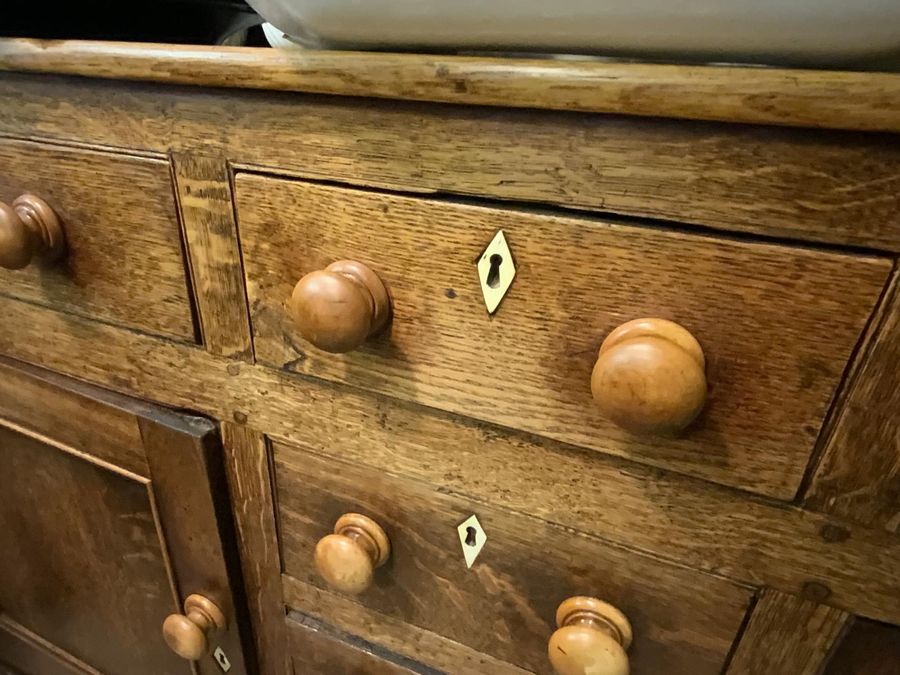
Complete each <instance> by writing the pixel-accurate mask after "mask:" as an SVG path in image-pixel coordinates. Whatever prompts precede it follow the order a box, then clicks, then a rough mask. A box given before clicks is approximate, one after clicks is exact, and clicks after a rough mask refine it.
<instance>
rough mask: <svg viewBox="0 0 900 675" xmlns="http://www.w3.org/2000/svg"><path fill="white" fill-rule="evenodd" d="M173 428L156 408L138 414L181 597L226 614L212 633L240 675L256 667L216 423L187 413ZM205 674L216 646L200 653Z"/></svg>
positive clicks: (211, 669) (210, 671)
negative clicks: (197, 599)
mask: <svg viewBox="0 0 900 675" xmlns="http://www.w3.org/2000/svg"><path fill="white" fill-rule="evenodd" d="M188 421H189V423H188V424H186V425H180V426H178V427H173V426H172V425H170V424H166V418H165V417H160V418H157V416H155V415H147V416H142V417H140V418H139V419H138V426H139V427H140V430H141V438H142V439H143V441H144V448H145V449H146V453H147V463H148V465H149V466H150V472H151V475H152V480H153V483H152V487H153V496H154V504H155V514H156V518H157V519H158V521H159V526H160V529H161V532H162V533H163V534H164V536H165V546H166V550H167V551H168V554H169V563H170V565H171V567H172V572H173V574H174V578H175V579H176V580H177V588H178V593H179V598H180V603H179V604H181V603H183V602H184V600H185V598H187V597H188V596H190V595H193V594H197V595H200V596H202V597H203V598H205V599H208V600H209V601H211V602H212V603H213V604H214V605H215V606H216V607H218V608H219V609H220V610H221V611H222V613H223V614H224V616H225V626H224V627H223V628H221V629H219V630H217V631H216V633H215V636H214V637H213V638H212V639H211V640H210V652H214V651H215V649H216V648H217V647H221V648H222V649H223V650H224V652H225V654H226V655H227V657H228V660H229V661H230V662H231V666H232V669H233V671H234V673H236V674H237V675H243V674H246V673H248V672H252V670H251V668H252V667H253V664H252V662H251V660H250V659H246V658H245V656H244V654H245V651H246V650H247V647H246V645H249V644H250V642H251V639H250V631H249V625H247V623H246V620H247V617H246V614H245V611H244V603H243V602H242V600H241V598H242V597H243V595H242V589H241V586H242V581H243V580H242V577H241V572H240V560H239V557H238V552H237V549H236V546H235V533H234V524H233V519H232V515H231V505H230V502H229V499H228V484H227V479H226V477H225V465H224V459H223V454H224V453H223V449H222V444H221V440H220V438H219V435H218V429H217V426H216V425H215V424H214V423H213V422H211V421H210V420H206V419H202V418H188ZM195 667H197V668H198V669H199V671H200V674H201V675H214V674H215V675H218V673H217V670H218V668H219V666H218V664H217V663H216V662H215V661H214V659H213V658H212V654H211V653H207V654H204V655H203V658H201V659H198V663H197V664H196V666H195Z"/></svg>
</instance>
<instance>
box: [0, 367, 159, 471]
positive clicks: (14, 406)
mask: <svg viewBox="0 0 900 675" xmlns="http://www.w3.org/2000/svg"><path fill="white" fill-rule="evenodd" d="M62 382H65V378H63V377H61V376H59V375H56V374H55V373H51V372H49V371H32V372H28V373H26V372H24V371H23V370H22V369H21V368H20V367H17V365H16V364H15V362H13V361H11V360H10V359H6V358H3V357H0V419H2V420H4V421H5V422H6V423H12V424H13V425H16V426H20V427H24V428H27V429H28V430H29V431H31V432H32V433H36V434H40V435H42V436H47V437H51V438H53V439H54V440H55V441H56V442H58V443H63V444H65V445H66V446H68V447H69V448H71V449H73V450H76V451H78V452H81V453H84V454H85V455H89V456H91V457H94V458H96V459H99V460H100V461H102V462H107V463H109V464H112V465H114V466H116V467H120V468H122V469H125V470H126V471H129V472H131V473H133V474H136V475H138V476H141V477H144V478H148V477H149V475H150V469H149V468H148V467H147V458H146V456H145V453H144V445H143V439H141V432H140V429H139V428H138V424H137V421H136V420H135V417H134V415H133V414H132V413H131V412H129V411H127V410H125V409H123V408H121V407H120V406H118V405H116V401H115V399H117V398H121V397H119V396H117V395H115V394H109V395H104V394H105V392H102V391H98V390H96V389H94V390H92V391H91V394H90V395H87V394H86V393H84V392H79V391H78V390H77V389H76V388H74V387H72V386H71V382H69V383H68V384H69V386H68V387H61V386H60V383H62Z"/></svg>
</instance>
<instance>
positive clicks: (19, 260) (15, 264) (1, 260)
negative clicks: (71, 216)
mask: <svg viewBox="0 0 900 675" xmlns="http://www.w3.org/2000/svg"><path fill="white" fill-rule="evenodd" d="M64 241H65V240H64V237H63V231H62V227H61V226H60V224H59V218H58V217H57V216H56V213H55V212H54V211H53V209H51V208H50V206H49V205H48V204H47V202H45V201H44V200H43V199H41V198H40V197H35V196H34V195H28V194H25V195H22V196H21V197H18V198H17V199H16V200H15V201H14V202H13V203H12V206H9V205H7V204H4V203H3V202H0V267H3V268H5V269H8V270H20V269H22V268H23V267H27V266H28V265H29V264H30V263H31V262H32V261H33V260H35V259H36V258H42V259H43V260H52V259H53V258H55V257H57V256H58V255H59V254H60V253H62V250H63V247H64Z"/></svg>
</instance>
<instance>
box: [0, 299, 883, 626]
mask: <svg viewBox="0 0 900 675" xmlns="http://www.w3.org/2000/svg"><path fill="white" fill-rule="evenodd" d="M0 314H2V315H3V316H6V317H7V320H6V321H4V322H0V352H2V353H5V354H8V355H11V356H14V357H17V358H21V359H25V360H28V361H32V362H40V363H44V364H46V365H47V366H48V367H52V368H54V369H57V370H60V371H62V372H67V373H70V374H72V375H75V376H77V377H80V378H83V379H88V380H91V381H94V382H96V383H98V384H101V385H103V386H107V387H111V388H113V389H115V390H119V391H123V392H130V393H132V394H134V395H137V396H142V397H145V398H147V399H150V400H155V401H166V402H167V403H168V404H169V405H174V406H184V407H191V408H193V409H194V410H198V411H201V412H204V413H206V414H208V415H210V416H212V417H216V418H218V419H225V420H234V421H235V422H237V423H238V424H247V425H249V426H250V427H252V428H254V429H257V430H259V431H262V432H263V433H266V434H270V435H274V436H277V437H279V438H281V439H284V440H286V441H289V442H295V443H301V444H303V445H304V446H306V447H309V448H310V449H312V450H316V451H318V452H321V453H326V454H327V453H329V452H334V449H335V448H339V449H340V453H341V456H342V457H343V458H344V459H345V460H346V461H359V462H362V463H364V464H369V465H373V464H375V465H377V464H379V463H382V464H384V465H385V466H391V467H392V470H393V471H396V472H400V473H402V474H403V475H405V476H407V477H408V478H409V479H411V480H421V481H424V482H426V483H429V484H431V485H435V486H438V487H440V488H441V489H442V490H444V491H450V492H454V493H458V494H460V495H464V496H466V497H467V498H471V499H474V500H475V501H478V502H485V503H494V504H497V503H501V504H502V505H503V506H504V508H507V509H510V510H513V511H518V512H521V513H527V514H530V515H533V516H536V517H538V518H541V519H543V520H546V521H549V522H552V523H557V524H560V525H563V526H564V527H569V528H573V529H574V530H577V531H579V532H583V533H586V534H590V535H596V536H598V537H602V538H604V539H606V540H608V541H610V542H611V543H615V544H620V545H623V546H627V547H631V548H634V549H637V550H640V551H645V552H651V553H652V554H653V555H656V556H659V557H660V558H663V559H666V560H672V561H676V562H678V563H680V564H683V565H685V566H688V567H692V568H695V569H698V570H701V571H708V572H712V573H715V574H719V575H722V576H726V577H729V578H731V579H734V580H736V581H740V582H746V583H749V584H752V585H761V586H762V585H765V586H772V587H775V588H777V589H779V590H782V591H784V592H788V593H795V594H800V593H803V592H804V590H806V591H813V592H815V593H818V594H819V596H822V595H825V596H827V602H828V604H829V605H832V606H835V607H838V608H841V609H844V610H846V611H849V612H852V613H854V614H861V615H863V616H867V617H869V618H874V619H878V620H882V621H888V622H894V623H900V607H898V606H897V603H896V602H894V598H896V597H898V595H900V574H898V567H897V560H898V559H900V540H898V539H897V537H896V536H894V535H892V534H890V533H887V532H885V531H884V530H877V529H871V528H867V527H863V526H858V525H855V524H853V523H849V522H846V521H843V520H842V519H841V518H839V517H835V516H830V515H827V514H819V513H815V512H812V511H804V510H802V509H799V508H796V507H794V506H790V505H782V504H777V503H774V502H772V501H770V500H764V499H756V498H753V497H752V496H748V495H747V494H746V493H741V492H739V491H735V490H732V489H728V488H723V487H717V486H715V485H713V484H710V483H707V482H704V481H699V480H696V479H690V478H687V477H682V476H679V475H677V474H672V473H669V472H666V471H661V470H656V469H652V468H648V467H646V466H644V465H641V464H636V463H633V462H627V461H624V460H621V459H617V458H614V457H611V456H608V455H605V454H602V453H597V452H590V451H584V450H580V449H578V448H573V447H571V446H566V445H564V444H560V443H556V442H552V441H549V440H544V439H541V438H539V437H535V436H532V435H528V434H525V433H521V432H516V431H511V430H503V429H500V428H498V427H495V426H492V425H489V424H484V423H479V422H477V421H475V420H471V419H465V418H459V417H456V416H454V415H450V414H447V413H442V412H440V411H436V410H433V409H428V408H423V407H420V406H416V405H412V404H408V403H404V402H402V401H398V400H396V399H387V398H381V397H379V396H376V395H372V394H367V393H365V392H363V391H359V390H356V389H353V388H349V387H345V386H341V385H338V386H335V385H331V384H326V383H323V382H321V381H317V380H315V379H306V378H302V377H298V376H293V375H287V374H284V373H279V372H277V371H274V370H270V369H266V368H260V367H255V366H248V365H246V364H241V363H239V362H235V361H233V360H230V359H224V358H220V357H216V356H214V355H211V354H208V353H206V352H205V351H203V350H202V349H198V348H195V347H190V346H188V345H185V344H182V343H178V342H170V341H163V340H159V339H157V338H153V337H151V336H146V335H141V334H138V333H134V332H131V331H127V330H124V329H121V328H117V327H115V326H109V325H98V324H97V323H94V322H91V321H88V320H84V319H80V318H78V317H74V316H68V315H64V314H59V313H56V312H53V311H50V310H48V309H46V308H42V307H38V306H34V305H29V304H27V303H22V302H17V301H15V300H12V299H9V298H0ZM48 335H52V336H53V340H52V341H49V342H48V340H47V337H46V336H48ZM97 345H103V349H97ZM72 354H78V355H79V358H78V359H73V358H72ZM511 467H512V468H514V470H511ZM561 486H566V488H565V489H561Z"/></svg>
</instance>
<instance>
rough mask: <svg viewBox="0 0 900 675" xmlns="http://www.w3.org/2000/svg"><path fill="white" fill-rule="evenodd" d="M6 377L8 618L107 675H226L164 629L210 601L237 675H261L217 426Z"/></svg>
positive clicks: (38, 372) (3, 533) (23, 368)
mask: <svg viewBox="0 0 900 675" xmlns="http://www.w3.org/2000/svg"><path fill="white" fill-rule="evenodd" d="M64 316H69V315H64ZM70 318H71V317H70ZM0 373H2V375H3V377H2V378H0V392H2V393H0V406H2V407H0V454H2V455H3V457H2V462H3V465H4V467H5V471H4V472H3V474H2V476H0V483H2V485H0V488H2V489H0V493H2V494H0V540H2V541H0V544H2V546H0V576H2V578H3V579H4V583H3V584H0V608H2V612H5V613H6V614H8V615H9V617H10V619H11V620H15V621H17V622H19V623H21V624H22V625H23V626H24V627H25V628H26V629H27V630H29V631H32V632H33V633H34V634H35V635H38V636H40V638H41V639H42V640H43V641H45V642H46V643H47V644H48V645H50V647H48V648H50V649H51V651H54V650H56V651H58V652H60V653H65V654H70V655H71V656H72V658H73V659H75V660H77V661H82V662H84V663H87V664H90V666H91V667H93V668H97V669H98V670H99V671H102V672H104V673H135V675H137V674H138V673H148V674H151V673H152V675H158V674H159V673H167V674H171V675H175V674H176V673H182V672H183V673H193V675H212V674H213V673H216V672H219V666H218V664H217V663H216V662H215V661H214V660H213V658H212V656H211V655H209V656H205V657H204V658H202V659H201V660H199V661H198V662H197V663H195V664H193V665H192V664H189V663H187V662H185V661H183V660H182V659H180V658H178V657H177V656H175V654H174V653H173V652H172V651H171V650H170V649H169V648H168V647H167V646H166V644H165V642H164V641H163V636H162V631H161V630H160V629H161V627H162V624H163V621H164V620H165V619H166V617H167V615H169V614H171V613H175V612H179V611H181V607H180V605H181V599H182V598H183V597H185V596H187V595H188V594H190V593H191V592H200V593H202V594H204V595H206V596H208V597H210V598H213V599H214V601H215V603H216V604H217V605H218V606H220V607H222V608H223V610H224V611H225V612H226V614H227V623H228V626H227V629H226V630H224V631H220V632H218V633H217V635H216V637H215V640H214V644H215V645H216V646H221V647H222V648H223V649H224V650H225V653H226V654H227V656H228V659H229V661H230V662H231V664H232V669H231V672H232V673H235V674H237V675H247V674H249V673H251V672H255V671H254V670H252V667H251V665H250V662H249V661H245V657H244V654H245V652H247V651H248V650H247V645H245V643H244V641H243V637H244V636H245V635H246V636H247V637H248V638H249V626H248V625H247V622H246V616H245V611H244V609H243V604H242V602H241V601H240V599H239V596H237V595H236V594H235V593H236V589H237V588H238V587H239V585H240V583H241V580H240V571H239V567H238V564H239V563H238V559H237V550H236V547H235V546H234V540H235V538H234V534H233V531H232V517H231V511H230V507H229V503H228V490H227V485H226V480H225V471H224V465H223V462H222V448H221V444H220V442H219V438H218V435H217V426H216V425H215V424H213V423H212V422H210V421H209V420H206V419H202V418H198V417H195V416H190V415H185V414H180V413H176V412H172V411H170V410H167V409H164V408H161V407H159V406H154V405H153V404H151V403H148V402H147V401H144V400H137V399H133V398H128V397H125V396H122V395H121V394H116V393H114V392H111V391H107V390H100V389H98V388H97V387H94V386H91V385H88V384H85V383H82V382H78V381H75V380H72V379H71V378H66V377H63V376H62V375H59V374H55V373H51V372H49V371H46V370H43V369H39V368H35V367H33V366H29V365H26V364H21V363H18V362H15V361H13V360H12V359H9V358H6V357H0ZM17 394H18V395H19V396H20V397H21V398H20V401H21V402H20V404H19V405H18V406H16V403H15V398H16V395H17ZM57 401H59V405H57ZM4 407H8V408H9V409H10V410H9V411H7V410H4ZM46 409H55V413H54V415H55V416H54V415H48V414H46V413H45V412H44V410H46ZM8 412H9V413H11V414H9V415H7V413H8ZM66 413H68V414H69V416H70V417H71V418H72V419H62V418H61V417H59V416H61V415H64V414H66ZM7 417H12V418H13V419H14V421H9V420H8V419H5V418H7ZM73 420H74V421H73ZM54 424H55V425H56V426H54ZM92 430H94V431H93V432H92ZM68 443H72V444H73V445H71V446H70V445H68ZM136 443H137V445H135V444H136ZM117 446H120V447H118V448H117ZM133 465H139V466H136V467H133V468H138V469H140V470H141V473H140V474H136V473H135V472H132V471H131V470H129V467H132V466H133ZM248 653H249V652H248ZM42 662H43V657H41V656H40V655H39V654H38V653H37V652H35V654H34V658H33V659H32V660H31V661H29V662H27V663H28V666H29V667H27V668H26V672H35V673H42V672H43V671H42V665H41V663H42ZM91 672H93V671H91Z"/></svg>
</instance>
